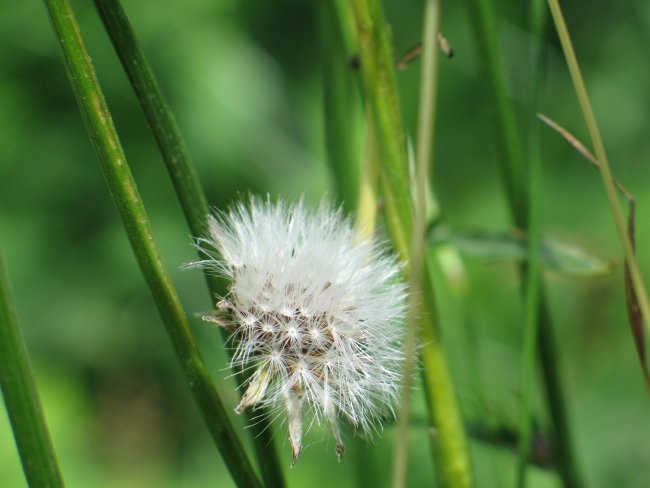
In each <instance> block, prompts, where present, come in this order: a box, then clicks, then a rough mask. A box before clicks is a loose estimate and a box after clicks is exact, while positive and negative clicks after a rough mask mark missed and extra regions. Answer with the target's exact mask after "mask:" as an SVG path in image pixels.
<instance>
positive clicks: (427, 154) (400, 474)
mask: <svg viewBox="0 0 650 488" xmlns="http://www.w3.org/2000/svg"><path fill="white" fill-rule="evenodd" d="M439 30H440V2H438V1H437V0H427V1H426V3H425V5H424V22H423V26H422V38H423V40H422V46H423V48H422V69H421V72H420V103H419V109H420V111H419V116H418V128H417V146H416V151H417V153H416V158H415V173H416V179H415V187H414V191H415V209H414V210H415V212H414V222H413V238H412V247H411V282H410V287H409V314H408V321H407V330H406V339H405V341H404V350H405V357H406V360H405V362H404V381H403V385H402V391H401V406H400V410H399V415H398V418H397V438H396V442H395V446H394V448H393V483H392V485H393V487H394V488H401V487H405V486H407V480H408V475H407V472H408V457H409V438H410V436H409V431H410V428H409V427H410V423H411V403H412V398H411V390H412V388H413V373H414V370H415V357H416V355H417V332H418V325H419V319H420V317H419V315H420V312H421V306H420V303H421V301H422V275H423V272H424V270H425V266H426V258H425V238H426V237H425V234H426V227H427V195H428V191H429V188H428V184H429V183H428V182H429V165H430V164H432V152H433V151H432V149H433V138H434V134H435V114H436V95H437V91H438V49H437V47H436V35H437V33H438V32H439Z"/></svg>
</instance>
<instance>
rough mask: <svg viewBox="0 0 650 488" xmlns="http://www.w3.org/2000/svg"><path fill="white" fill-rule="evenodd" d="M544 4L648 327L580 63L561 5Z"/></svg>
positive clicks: (643, 293) (642, 289)
mask: <svg viewBox="0 0 650 488" xmlns="http://www.w3.org/2000/svg"><path fill="white" fill-rule="evenodd" d="M548 5H549V8H550V10H551V15H552V17H553V22H554V24H555V28H556V30H557V33H558V37H559V38H560V44H562V51H564V57H565V59H566V62H567V66H568V67H569V72H570V73H571V80H572V81H573V86H574V89H575V92H576V96H577V97H578V102H579V103H580V109H581V110H582V116H583V118H584V120H585V124H586V126H587V130H588V131H589V137H590V139H591V144H592V145H593V147H594V153H595V155H596V158H597V159H598V163H599V167H600V174H601V177H602V179H603V186H604V187H605V192H606V193H607V199H608V200H609V205H610V208H611V211H612V216H613V217H614V223H615V224H616V230H617V232H618V236H619V239H620V241H621V244H622V246H623V251H624V253H625V260H626V264H627V270H628V272H629V276H630V279H631V282H632V286H633V288H634V293H635V295H636V299H637V300H638V305H639V309H640V312H641V316H642V317H643V322H644V323H645V326H646V327H647V328H648V330H650V302H649V301H648V292H647V290H646V286H645V283H644V281H643V276H642V275H641V271H640V270H639V264H638V262H637V259H636V254H635V252H634V245H633V244H632V240H631V239H630V236H629V235H628V232H627V220H626V218H625V215H624V213H623V209H622V208H621V204H620V202H619V201H618V196H617V194H616V185H615V183H614V177H613V176H612V170H611V168H610V166H609V160H608V159H607V153H606V152H605V145H604V144H603V139H602V137H601V136H600V131H599V130H598V124H597V123H596V116H595V115H594V110H593V108H592V107H591V102H590V100H589V95H588V94H587V88H586V86H585V82H584V80H583V78H582V73H581V71H580V65H579V64H578V59H577V57H576V54H575V51H574V49H573V43H572V42H571V36H570V35H569V30H568V29H567V26H566V22H565V21H564V16H563V15H562V9H561V8H560V4H559V3H558V1H557V0H548Z"/></svg>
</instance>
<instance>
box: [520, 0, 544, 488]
mask: <svg viewBox="0 0 650 488" xmlns="http://www.w3.org/2000/svg"><path fill="white" fill-rule="evenodd" d="M535 3H539V2H533V5H532V8H531V15H530V17H529V18H530V31H531V33H532V35H533V41H532V43H531V52H530V70H531V73H532V78H533V90H532V97H531V98H532V100H531V103H530V109H529V113H528V134H529V137H528V174H527V181H528V185H527V188H528V192H527V193H528V206H527V210H528V215H527V224H528V233H527V236H528V261H527V266H526V274H525V280H526V281H525V285H524V303H523V309H524V333H523V336H524V337H523V347H522V368H521V371H522V378H521V411H520V418H519V446H518V452H519V459H518V463H517V477H516V479H517V486H518V487H519V488H524V487H525V485H526V473H527V467H528V463H529V459H530V451H531V441H532V427H533V412H534V408H533V395H534V392H535V389H536V388H535V383H536V382H535V379H536V374H535V373H536V364H537V361H538V357H537V352H538V350H539V348H538V347H537V341H538V339H539V313H538V309H539V294H540V284H541V271H540V267H541V266H540V242H541V196H542V194H541V179H542V178H541V167H542V164H541V160H542V158H541V145H540V127H539V124H538V123H537V120H536V117H535V113H536V111H537V107H538V104H539V95H540V91H541V86H542V77H543V75H544V73H543V68H542V52H541V47H540V46H541V39H540V36H541V32H542V27H543V22H540V17H541V16H540V15H538V13H539V10H538V9H537V8H535V7H536V6H535Z"/></svg>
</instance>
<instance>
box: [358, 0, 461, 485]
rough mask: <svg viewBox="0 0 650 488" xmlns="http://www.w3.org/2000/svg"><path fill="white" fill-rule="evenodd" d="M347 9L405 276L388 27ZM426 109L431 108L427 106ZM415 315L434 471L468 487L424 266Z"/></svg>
mask: <svg viewBox="0 0 650 488" xmlns="http://www.w3.org/2000/svg"><path fill="white" fill-rule="evenodd" d="M353 8H354V17H355V23H356V26H357V32H358V40H359V54H360V60H361V84H362V88H363V92H364V95H365V100H366V103H367V105H368V107H369V109H370V110H369V112H370V115H371V124H372V128H373V131H374V134H375V137H376V140H377V143H378V144H377V146H378V150H379V177H380V182H381V185H382V187H383V196H384V200H385V205H386V216H387V223H388V230H389V232H390V234H391V238H392V240H393V244H394V246H395V249H396V250H397V252H398V254H399V255H400V257H401V258H402V260H403V262H404V263H405V278H406V279H407V280H409V281H410V276H411V273H412V272H413V269H412V268H411V266H412V261H411V252H412V243H413V222H414V221H413V218H414V210H413V205H412V199H411V193H410V186H409V175H408V160H407V152H406V136H405V132H404V128H403V125H402V116H401V110H400V106H399V101H398V94H397V82H396V79H395V67H394V61H393V53H392V47H391V42H390V39H389V35H388V27H387V24H386V21H385V19H384V14H383V11H382V8H381V4H380V2H379V1H378V0H354V2H353ZM427 110H433V107H431V108H429V109H427ZM432 129H433V128H432ZM422 266H424V263H422ZM418 315H419V317H420V327H419V340H420V343H421V344H422V352H421V356H422V365H423V370H422V374H423V379H424V384H425V390H426V397H427V405H428V409H429V422H430V424H431V427H432V428H435V431H436V435H435V436H432V445H433V446H434V449H433V453H434V462H435V463H436V473H437V476H438V479H439V481H440V483H441V485H443V486H449V487H454V488H456V487H469V486H472V480H471V478H472V477H471V472H470V463H469V453H468V451H467V445H466V438H465V431H464V427H463V424H462V421H461V414H460V409H459V406H458V402H457V399H456V394H455V391H454V386H453V383H452V380H451V376H450V374H449V370H448V367H447V362H446V359H445V356H444V351H443V349H442V346H441V344H440V339H439V332H438V329H437V325H436V324H435V320H436V319H435V317H436V307H435V304H434V302H433V294H432V285H431V280H430V276H429V274H428V273H427V271H426V270H423V274H422V297H421V300H420V310H419V314H418Z"/></svg>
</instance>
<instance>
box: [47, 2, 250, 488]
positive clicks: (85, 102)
mask: <svg viewBox="0 0 650 488" xmlns="http://www.w3.org/2000/svg"><path fill="white" fill-rule="evenodd" d="M45 4H46V7H47V9H48V13H49V15H50V20H51V22H52V25H53V27H54V30H55V32H56V35H57V40H58V41H59V44H60V47H61V50H62V54H63V58H64V62H65V66H66V70H67V73H68V77H69V79H70V83H71V85H72V89H73V92H74V94H75V98H76V99H77V103H78V104H79V108H80V110H81V113H82V116H83V119H84V122H85V124H86V128H87V130H88V133H89V135H90V139H91V142H92V144H93V146H94V148H95V151H96V152H97V155H98V158H99V161H100V164H101V167H102V170H103V173H104V177H105V179H106V182H107V184H108V186H109V190H110V193H111V195H112V197H113V200H114V201H115V204H116V205H117V207H118V210H119V212H120V215H121V217H122V221H123V223H124V226H125V228H126V232H127V235H128V238H129V241H130V243H131V247H132V249H133V252H134V254H135V257H136V259H137V261H138V264H139V266H140V269H141V271H142V274H143V275H144V278H145V280H146V281H147V284H148V285H149V288H150V290H151V292H152V294H153V297H154V300H155V302H156V306H157V308H158V312H159V314H160V316H161V318H162V320H163V323H164V325H165V327H166V330H167V333H168V335H169V338H170V340H171V342H172V345H173V346H174V350H175V352H176V355H177V358H178V360H179V362H180V365H181V368H182V369H183V372H184V373H185V376H186V379H187V382H188V385H189V387H190V389H191V391H192V393H193V395H194V398H195V400H196V402H197V404H198V406H199V408H200V410H201V413H202V414H203V417H204V420H205V422H206V425H207V427H208V429H209V431H210V434H211V435H212V438H213V440H214V442H215V444H216V445H217V447H218V448H219V449H220V452H221V455H222V457H223V459H224V461H225V464H226V466H227V467H228V469H229V470H230V474H231V476H232V477H233V480H234V481H235V483H236V484H237V485H238V486H241V487H258V486H261V485H260V482H259V480H258V479H257V476H256V475H255V472H254V471H253V468H252V466H251V464H250V462H249V461H248V458H247V457H246V455H245V452H244V449H243V446H242V444H241V442H240V441H239V439H238V438H237V436H236V435H235V431H234V429H233V427H232V425H231V423H230V421H229V419H228V417H227V415H226V412H225V410H224V407H223V404H222V402H221V399H220V398H219V396H218V393H217V391H216V389H215V387H214V384H213V383H212V380H211V378H210V375H209V373H208V370H207V368H206V366H205V363H204V362H203V359H202V357H201V354H200V352H199V350H198V348H197V345H196V342H195V340H194V337H193V335H192V332H191V330H190V327H189V324H188V322H187V317H186V316H185V313H184V312H183V309H182V307H181V303H180V300H179V298H178V295H177V294H176V291H175V289H174V286H173V284H172V282H171V280H170V278H169V276H168V274H167V272H166V270H165V268H164V267H163V264H162V258H161V256H160V253H159V251H158V248H157V246H156V242H155V239H154V236H153V232H152V229H151V226H150V224H149V219H148V217H147V214H146V212H145V209H144V206H143V204H142V201H141V198H140V195H139V194H138V190H137V188H136V185H135V181H134V180H133V176H132V175H131V171H130V169H129V166H128V164H127V162H126V157H125V155H124V151H123V150H122V146H121V144H120V141H119V139H118V136H117V132H116V130H115V126H114V125H113V121H112V118H111V115H110V112H109V111H108V107H107V106H106V102H105V100H104V96H103V94H102V92H101V89H100V87H99V82H98V80H97V76H96V74H95V71H94V69H93V67H92V64H91V61H90V56H89V54H88V51H87V50H86V47H85V45H84V42H83V38H82V36H81V32H80V29H79V25H78V23H77V20H76V18H75V16H74V12H73V10H72V8H71V6H70V3H69V1H68V0H45Z"/></svg>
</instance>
